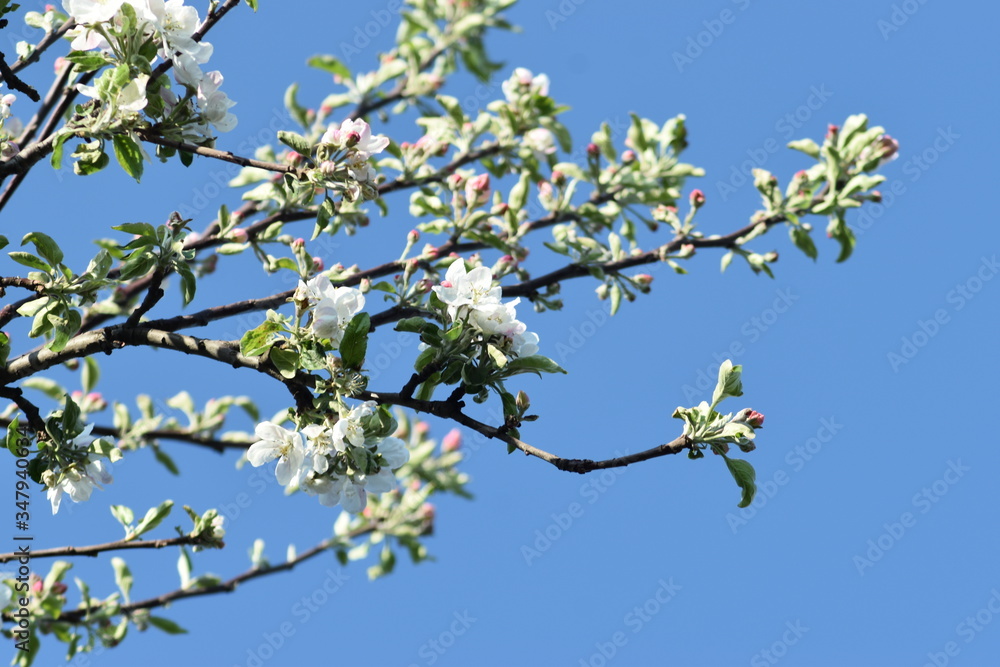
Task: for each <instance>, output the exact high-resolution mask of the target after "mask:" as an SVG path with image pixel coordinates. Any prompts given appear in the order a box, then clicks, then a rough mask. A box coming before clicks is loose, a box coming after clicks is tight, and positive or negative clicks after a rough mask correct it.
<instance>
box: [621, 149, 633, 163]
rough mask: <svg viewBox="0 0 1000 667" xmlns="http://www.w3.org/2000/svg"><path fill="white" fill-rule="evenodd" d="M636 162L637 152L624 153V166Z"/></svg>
mask: <svg viewBox="0 0 1000 667" xmlns="http://www.w3.org/2000/svg"><path fill="white" fill-rule="evenodd" d="M632 162H635V151H633V150H627V151H625V152H624V153H622V164H630V163H632Z"/></svg>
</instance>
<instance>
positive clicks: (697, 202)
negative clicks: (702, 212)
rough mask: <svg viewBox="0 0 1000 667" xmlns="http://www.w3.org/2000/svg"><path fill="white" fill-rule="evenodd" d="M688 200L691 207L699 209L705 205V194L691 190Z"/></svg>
mask: <svg viewBox="0 0 1000 667" xmlns="http://www.w3.org/2000/svg"><path fill="white" fill-rule="evenodd" d="M690 199H691V206H693V207H694V208H701V207H702V206H704V205H705V193H704V192H702V191H701V190H692V191H691V197H690Z"/></svg>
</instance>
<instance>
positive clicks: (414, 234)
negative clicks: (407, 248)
mask: <svg viewBox="0 0 1000 667" xmlns="http://www.w3.org/2000/svg"><path fill="white" fill-rule="evenodd" d="M419 240H420V232H419V231H417V230H416V229H411V230H410V231H409V232H407V233H406V242H407V243H409V244H410V245H413V244H414V243H416V242H417V241H419Z"/></svg>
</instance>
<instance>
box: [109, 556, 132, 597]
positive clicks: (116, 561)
mask: <svg viewBox="0 0 1000 667" xmlns="http://www.w3.org/2000/svg"><path fill="white" fill-rule="evenodd" d="M111 567H113V568H114V570H115V583H116V584H118V589H119V590H120V591H121V592H122V597H123V598H124V599H125V602H129V591H131V590H132V572H131V570H129V569H128V565H126V564H125V561H124V560H123V559H121V558H119V557H117V556H115V557H114V558H112V559H111Z"/></svg>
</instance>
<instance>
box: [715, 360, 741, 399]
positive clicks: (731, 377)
mask: <svg viewBox="0 0 1000 667" xmlns="http://www.w3.org/2000/svg"><path fill="white" fill-rule="evenodd" d="M742 374H743V366H733V362H732V361H731V360H729V359H726V360H725V361H724V362H722V365H721V366H719V380H718V382H717V383H716V385H715V391H714V392H712V407H713V408H714V407H715V406H716V405H718V404H719V403H720V402H721V401H722V400H723V399H725V398H728V397H730V396H742V395H743V382H742V380H741V379H740V376H741V375H742Z"/></svg>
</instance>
